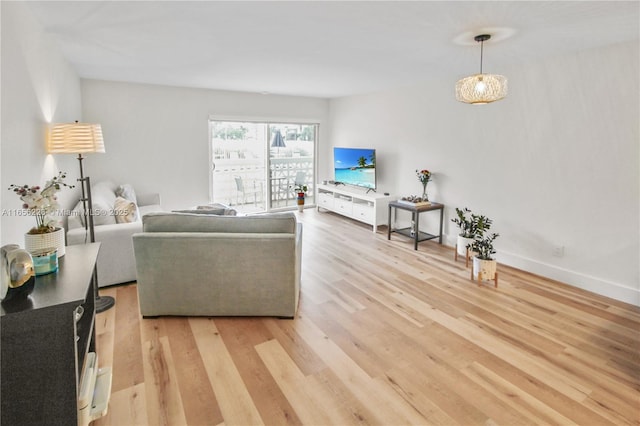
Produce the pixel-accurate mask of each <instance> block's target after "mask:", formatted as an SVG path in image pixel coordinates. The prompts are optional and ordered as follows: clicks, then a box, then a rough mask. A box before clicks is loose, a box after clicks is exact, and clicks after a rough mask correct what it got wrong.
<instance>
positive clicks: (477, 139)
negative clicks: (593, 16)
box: [319, 42, 640, 305]
mask: <svg viewBox="0 0 640 426" xmlns="http://www.w3.org/2000/svg"><path fill="white" fill-rule="evenodd" d="M639 51H640V49H639V45H638V42H632V43H626V44H622V45H616V46H611V47H608V48H603V49H597V50H590V51H583V52H581V53H579V54H575V55H572V56H566V57H561V58H550V59H548V60H546V61H544V62H540V63H534V64H523V65H522V66H518V67H513V68H510V69H507V70H500V72H501V73H503V74H505V75H507V77H508V78H509V86H510V94H509V96H508V97H507V98H506V99H505V100H503V101H500V102H496V103H494V104H489V105H484V106H471V105H466V104H462V103H459V102H457V101H456V100H455V97H454V92H453V87H454V84H455V80H456V78H457V77H460V76H437V75H433V76H430V79H429V80H428V81H425V82H424V83H423V84H421V85H416V86H413V87H407V88H402V89H398V90H392V91H387V92H382V93H377V94H371V95H367V96H354V97H347V98H341V99H334V100H332V101H331V102H330V112H331V113H330V122H331V131H332V133H331V137H330V141H331V144H330V145H335V146H352V147H373V148H376V149H377V164H378V167H379V169H380V175H379V183H380V187H381V188H380V190H379V191H389V192H391V193H392V194H395V195H409V194H419V193H420V192H421V186H420V183H419V181H418V179H417V177H416V176H415V170H416V169H422V168H427V169H429V170H431V171H432V172H434V180H433V181H432V182H431V183H429V186H428V192H429V194H430V198H431V199H432V200H435V201H439V202H443V203H444V204H445V205H446V206H447V209H446V216H445V218H446V219H445V223H446V226H445V232H446V234H447V238H446V241H447V243H448V244H449V245H455V235H456V233H457V232H456V231H457V229H456V228H455V225H453V224H452V223H451V222H450V219H451V218H452V217H453V214H455V212H454V208H455V207H465V206H466V207H469V208H471V209H472V210H474V211H475V212H477V213H482V214H485V215H487V216H489V217H491V218H492V219H494V230H495V231H496V232H499V233H500V235H501V236H500V238H499V239H498V240H497V241H496V247H497V249H498V260H499V261H500V262H503V263H505V264H508V265H512V266H516V267H518V268H521V269H524V270H528V271H531V272H534V273H537V274H540V275H544V276H547V277H551V278H555V279H558V280H561V281H563V282H567V283H569V284H572V285H575V286H578V287H581V288H585V289H588V290H590V291H594V292H596V293H600V294H603V295H607V296H609V297H613V298H616V299H619V300H624V301H626V302H629V303H634V304H636V305H640V274H639V270H638V268H639V265H638V264H639V259H640V248H639V239H640V227H639V218H640V212H639V204H640V188H639V182H640V176H639V169H640V166H639V163H640V155H639V142H640V136H639V135H640V133H639V117H640V108H639V97H638V93H640V87H639V76H640V69H639V65H638V62H639V59H638V56H639ZM320 155H321V161H322V163H321V164H322V168H321V170H320V174H319V179H327V178H332V173H333V172H332V165H331V161H332V160H331V158H332V152H331V146H329V145H325V146H324V147H323V151H322V152H321V154H320ZM434 219H435V218H434ZM433 222H435V220H432V225H429V226H433V225H434V224H433ZM557 246H562V247H564V256H563V257H554V256H553V255H552V253H553V249H554V247H557Z"/></svg>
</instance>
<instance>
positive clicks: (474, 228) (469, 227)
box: [451, 207, 491, 260]
mask: <svg viewBox="0 0 640 426" xmlns="http://www.w3.org/2000/svg"><path fill="white" fill-rule="evenodd" d="M456 214H457V216H458V217H455V218H453V219H451V222H453V223H455V224H456V225H458V228H459V229H460V232H459V233H458V239H457V241H456V260H458V255H460V256H467V249H468V248H469V246H470V245H471V243H472V242H473V240H474V239H475V238H476V236H478V235H481V234H483V233H484V232H485V231H488V230H489V228H491V219H489V218H488V217H486V216H483V215H477V214H474V213H472V212H471V210H469V209H468V208H466V207H465V208H464V209H459V208H457V207H456Z"/></svg>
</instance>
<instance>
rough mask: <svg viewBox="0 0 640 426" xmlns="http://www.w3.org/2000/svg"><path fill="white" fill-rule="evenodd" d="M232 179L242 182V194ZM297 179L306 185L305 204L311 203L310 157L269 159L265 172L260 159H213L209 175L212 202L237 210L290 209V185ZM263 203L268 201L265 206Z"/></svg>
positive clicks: (293, 198) (292, 197)
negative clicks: (268, 166)
mask: <svg viewBox="0 0 640 426" xmlns="http://www.w3.org/2000/svg"><path fill="white" fill-rule="evenodd" d="M236 177H239V178H240V179H241V180H242V185H243V187H244V190H245V191H244V193H243V192H242V191H240V190H239V189H238V185H237V184H236ZM297 177H300V178H301V180H302V183H303V184H304V185H307V198H306V203H305V204H314V203H315V200H314V197H313V194H314V181H313V157H285V158H272V159H271V160H270V168H269V171H268V173H266V171H265V165H264V161H261V160H260V159H240V158H238V159H217V160H216V161H215V170H214V172H213V201H214V202H219V203H224V204H227V205H231V206H234V207H236V209H237V210H240V211H259V210H270V209H278V208H285V207H292V206H295V205H296V197H297V194H296V193H295V191H294V186H295V183H296V178H297ZM267 179H268V182H269V183H268V184H267ZM256 192H257V193H258V194H257V196H255V193H256ZM249 194H251V195H249ZM265 200H268V201H269V202H268V203H265Z"/></svg>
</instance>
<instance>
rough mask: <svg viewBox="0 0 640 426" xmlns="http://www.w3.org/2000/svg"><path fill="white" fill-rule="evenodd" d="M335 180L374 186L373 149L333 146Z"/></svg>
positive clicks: (374, 166) (374, 165) (369, 186)
mask: <svg viewBox="0 0 640 426" xmlns="http://www.w3.org/2000/svg"><path fill="white" fill-rule="evenodd" d="M333 160H334V166H335V180H336V181H337V182H341V183H346V184H350V185H358V186H364V187H366V188H374V189H375V187H376V157H375V150H373V149H359V148H334V150H333Z"/></svg>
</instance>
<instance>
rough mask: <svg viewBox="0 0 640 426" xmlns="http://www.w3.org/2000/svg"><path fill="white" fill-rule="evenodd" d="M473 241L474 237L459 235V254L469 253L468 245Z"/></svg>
mask: <svg viewBox="0 0 640 426" xmlns="http://www.w3.org/2000/svg"><path fill="white" fill-rule="evenodd" d="M471 243H473V238H467V237H463V236H461V235H458V242H457V243H456V248H457V250H458V256H466V255H467V246H468V245H471Z"/></svg>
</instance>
